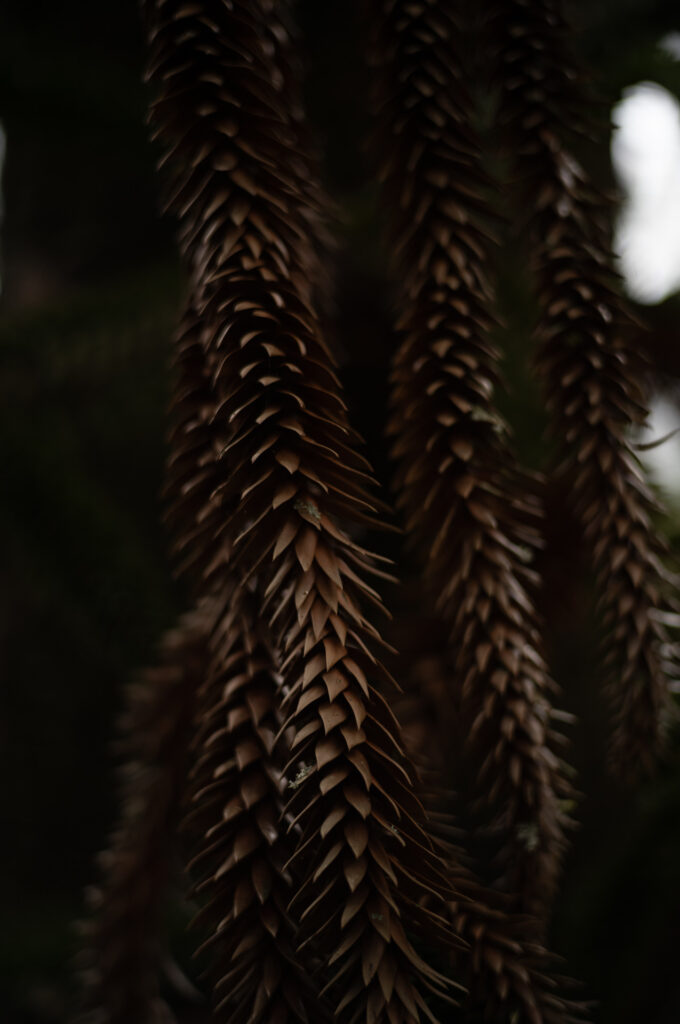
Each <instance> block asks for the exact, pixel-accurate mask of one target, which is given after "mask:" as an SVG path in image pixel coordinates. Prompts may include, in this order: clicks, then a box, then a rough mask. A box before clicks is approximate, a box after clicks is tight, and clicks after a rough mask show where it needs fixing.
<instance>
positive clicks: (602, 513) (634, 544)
mask: <svg viewBox="0 0 680 1024" xmlns="http://www.w3.org/2000/svg"><path fill="white" fill-rule="evenodd" d="M494 11H495V15H496V17H495V21H494V33H495V37H496V45H497V48H498V51H499V54H500V74H501V82H502V107H501V117H502V119H503V120H504V122H505V123H506V127H507V130H508V137H509V140H510V142H511V146H512V151H513V153H514V154H515V157H516V163H515V173H516V174H517V176H518V177H519V178H520V179H521V185H522V188H523V190H524V199H525V202H526V203H527V208H528V209H529V210H530V211H531V213H530V226H531V238H532V245H533V257H534V262H535V267H536V274H537V282H538V297H539V300H540V305H541V313H540V320H539V324H538V327H537V337H538V341H539V344H540V351H539V359H538V369H539V373H540V375H541V377H542V379H543V382H544V384H545V390H546V395H547V400H548V405H549V409H550V412H551V414H552V420H553V426H554V432H555V435H556V437H557V438H558V439H559V441H560V442H561V444H562V446H563V452H564V464H563V471H564V472H565V473H566V474H567V478H568V481H569V486H570V490H571V491H572V493H573V496H574V501H575V506H576V508H577V511H578V513H579V515H580V518H581V522H582V523H583V526H584V531H585V536H586V538H587V540H588V542H589V544H590V546H591V550H592V552H593V557H594V564H595V569H596V573H597V584H598V591H599V600H600V607H601V610H602V614H603V620H604V625H605V627H606V630H607V638H606V652H605V663H606V668H607V671H606V678H607V685H608V694H609V698H610V701H611V705H612V712H613V730H612V745H611V754H612V759H613V762H614V764H615V765H616V766H617V768H618V769H619V770H620V771H625V772H638V771H640V770H641V769H645V768H646V769H650V768H651V767H652V766H653V764H654V763H655V761H656V759H657V758H658V756H659V755H660V754H661V752H662V751H663V748H664V744H665V736H666V732H667V726H668V723H669V719H670V712H671V704H670V691H669V681H668V679H669V673H670V674H671V675H677V651H676V649H675V648H674V647H671V645H670V643H669V637H668V635H667V631H666V628H665V626H664V619H665V618H667V616H666V612H667V611H668V600H669V598H668V593H669V585H668V576H667V573H666V571H665V570H664V568H663V565H662V561H661V559H662V556H663V553H664V543H663V542H662V540H661V539H660V537H659V534H658V533H657V532H656V530H655V528H654V526H653V523H652V517H653V514H654V512H655V502H654V499H653V497H652V495H651V494H650V491H649V489H648V486H647V484H646V483H645V481H644V478H643V475H642V473H641V471H640V466H639V463H638V460H637V458H636V457H635V455H634V453H633V451H632V449H631V443H630V433H631V429H632V428H635V427H639V426H641V425H643V424H644V422H645V418H646V410H645V407H644V401H645V399H644V393H643V389H642V380H643V370H644V367H643V366H642V363H641V359H640V357H639V353H638V352H636V351H635V349H634V348H633V346H634V345H636V344H637V346H639V344H640V341H639V339H638V340H637V341H636V340H635V335H636V333H639V332H638V331H637V329H636V325H635V324H634V323H633V322H632V321H631V318H630V315H629V313H628V310H627V309H626V307H625V304H624V302H623V301H622V299H621V296H620V293H619V284H618V281H617V279H616V277H615V275H614V273H613V272H612V269H611V267H612V256H611V252H610V249H609V242H608V230H607V223H606V221H607V218H606V213H607V208H608V204H607V202H606V200H605V199H604V198H603V196H602V195H601V194H600V193H599V192H598V191H597V190H596V189H595V188H594V187H593V186H592V184H591V183H590V181H589V180H588V177H587V175H586V173H585V172H584V170H583V169H582V167H581V166H580V165H579V163H578V162H577V160H576V159H575V158H574V156H573V154H572V152H570V148H569V147H570V146H571V145H572V144H573V142H574V136H575V132H576V131H577V130H578V131H582V130H583V123H584V120H585V117H584V111H585V110H586V109H587V107H586V104H587V102H588V101H587V98H586V97H585V96H584V94H583V93H582V90H581V87H580V82H579V75H578V74H577V72H576V71H575V68H574V62H573V58H572V57H571V55H570V53H569V51H568V45H567V34H566V30H565V25H564V21H563V18H562V14H561V4H560V3H559V2H557V0H539V2H534V0H511V2H509V3H503V4H501V5H494Z"/></svg>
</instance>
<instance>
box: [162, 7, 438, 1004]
mask: <svg viewBox="0 0 680 1024" xmlns="http://www.w3.org/2000/svg"><path fill="white" fill-rule="evenodd" d="M154 17H155V20H154V22H153V24H152V29H151V39H152V78H153V79H154V81H155V82H156V84H157V86H159V87H160V95H159V99H158V101H157V102H156V104H155V110H154V116H155V118H156V121H157V124H158V125H159V131H160V134H161V136H162V137H163V139H164V141H165V143H166V146H167V145H170V146H172V147H173V162H174V164H175V167H176V169H177V177H178V191H177V198H176V201H175V204H174V206H175V209H176V210H177V211H178V212H179V214H180V219H181V224H182V226H183V237H184V238H185V251H187V252H189V253H191V263H190V270H191V272H192V276H193V279H194V296H195V304H196V310H197V313H198V316H199V318H200V322H201V344H202V347H203V351H204V353H205V357H206V365H207V367H208V373H209V378H210V380H211V384H212V388H213V389H214V396H215V405H214V408H213V410H212V415H211V423H212V426H213V430H214V432H215V435H216V436H217V437H219V438H220V439H221V449H220V458H219V462H218V472H219V476H220V482H219V485H218V487H216V488H215V490H214V491H213V492H212V495H211V497H210V499H209V500H208V502H207V503H206V505H205V507H204V508H203V509H202V511H201V512H200V518H201V520H202V523H203V524H204V525H205V529H206V534H205V535H206V537H210V538H211V539H212V544H211V547H212V550H211V551H210V554H211V555H212V557H213V561H212V562H211V563H208V564H206V567H205V570H204V574H205V576H206V585H207V586H211V587H212V586H216V587H223V586H225V585H226V579H227V577H226V575H225V573H227V572H228V573H229V575H230V576H231V574H234V575H235V577H236V579H237V580H238V581H239V585H240V586H242V585H243V583H244V582H245V580H246V578H252V579H255V578H257V585H258V590H259V593H260V594H261V595H264V603H263V605H262V607H261V612H262V613H263V614H265V613H266V616H267V619H268V621H269V626H270V628H271V629H272V636H273V638H274V641H275V644H276V645H277V646H279V648H280V650H281V652H282V657H283V662H282V665H281V672H282V674H283V677H284V683H283V686H284V689H285V692H286V713H287V719H286V722H285V729H284V736H285V734H288V735H291V734H292V737H293V739H292V744H291V748H292V755H291V760H290V764H289V767H288V769H287V777H288V780H289V782H290V783H292V785H291V787H290V790H291V796H290V799H289V802H288V806H287V809H286V814H287V816H292V817H293V818H294V819H295V823H296V825H297V826H298V827H299V829H300V838H299V839H298V840H297V844H296V856H295V859H294V861H293V866H294V868H295V870H301V869H302V867H303V866H304V871H305V879H306V880H305V883H304V884H303V886H302V887H301V889H300V890H299V892H298V894H297V898H296V902H295V910H296V913H297V914H299V916H300V920H301V922H302V927H303V932H304V934H305V935H306V936H309V937H310V939H311V938H312V937H313V943H314V946H315V949H317V950H318V953H319V955H320V956H321V957H322V958H324V960H325V961H326V962H327V964H328V966H329V967H331V968H332V970H331V977H330V979H329V982H328V987H329V990H330V994H331V996H332V998H333V1000H334V1003H335V1013H336V1016H337V1019H338V1020H339V1021H345V1020H347V1021H349V1020H355V1019H358V1018H359V1017H363V1016H365V1017H366V1019H368V1020H372V1021H376V1022H386V1021H388V1020H389V1021H390V1022H392V1024H397V1022H402V1021H403V1022H414V1021H417V1020H418V1019H420V1015H421V1014H425V1016H428V1017H431V1011H430V1010H429V1008H428V1007H427V1004H426V1002H425V998H424V996H423V987H425V988H428V987H430V988H435V989H438V990H441V989H442V988H443V987H445V982H444V979H443V978H441V977H440V975H439V974H438V973H437V971H435V970H434V969H432V968H431V967H429V966H428V965H427V964H425V963H424V962H423V961H422V960H421V959H420V957H419V956H418V955H417V954H416V952H415V950H414V948H413V946H412V944H411V941H410V939H409V938H407V935H406V930H405V929H407V928H408V929H411V930H413V931H414V932H420V933H421V935H422V934H424V935H425V936H426V939H427V940H428V941H429V942H432V941H441V942H444V943H452V942H453V941H454V937H453V934H452V932H451V931H450V929H448V928H447V926H446V925H445V922H444V921H443V919H440V918H437V916H436V915H435V914H434V913H433V912H432V911H427V910H425V909H424V907H423V906H422V900H423V897H424V895H425V894H426V893H427V892H432V893H436V892H437V891H440V890H441V891H445V889H446V883H445V879H444V876H443V874H442V873H441V869H440V865H439V860H438V858H437V856H436V855H435V853H434V851H433V849H432V846H431V843H430V841H429V839H428V836H427V827H426V821H425V816H424V812H423V810H422V807H421V806H420V805H419V803H418V801H417V799H416V798H415V797H414V795H413V791H412V785H411V779H410V774H409V768H408V762H407V760H406V759H405V756H404V754H403V751H402V749H401V746H400V741H399V733H398V727H397V725H396V722H395V720H394V719H393V716H392V714H391V712H390V709H389V705H388V704H387V703H386V701H385V699H384V697H383V696H382V693H381V690H382V688H383V687H384V685H385V683H388V684H389V682H390V680H389V677H388V676H387V674H386V672H385V670H384V669H383V668H382V667H381V665H380V663H379V662H378V660H377V658H376V656H375V654H374V651H373V649H372V648H373V647H374V645H375V642H376V641H378V640H379V636H378V634H377V631H376V629H375V627H374V626H372V624H371V623H370V622H369V621H368V620H367V619H366V618H365V616H364V613H363V611H362V610H361V605H362V604H364V603H365V602H366V600H368V601H369V602H373V603H375V604H377V605H378V606H379V605H380V602H379V598H378V597H377V595H376V594H375V592H374V591H373V589H372V588H371V587H370V586H369V585H368V583H367V582H366V580H365V576H366V574H367V573H375V572H376V569H375V564H374V559H373V558H372V556H370V555H369V554H368V553H367V552H365V551H364V550H363V549H362V548H361V547H359V546H358V545H357V544H356V543H355V542H354V541H352V540H351V539H350V537H349V536H348V534H347V532H346V527H345V525H344V524H348V525H349V524H351V523H354V524H357V525H360V524H362V523H372V522H375V521H376V516H377V515H379V514H380V512H381V507H380V505H379V503H377V502H376V501H375V500H374V499H373V497H372V494H371V489H372V486H373V485H372V481H371V478H370V476H369V475H368V474H367V472H366V464H365V460H364V459H363V457H362V456H360V455H359V453H358V451H357V447H356V441H355V439H354V437H353V434H352V432H351V430H350V428H349V427H348V424H347V418H346V413H345V407H344V402H343V400H342V397H341V392H340V386H339V383H338V380H337V377H336V375H335V372H334V369H333V364H332V360H331V358H330V356H329V353H328V350H327V347H326V345H325V343H324V340H323V338H322V336H321V334H320V329H319V325H318V320H317V318H316V316H315V313H314V311H313V310H312V309H311V307H310V306H309V304H308V298H309V287H308V284H307V282H306V280H305V271H306V266H307V260H306V259H305V258H304V257H303V256H302V253H304V252H305V242H306V238H307V233H306V232H307V229H306V226H305V221H304V211H305V209H307V198H306V195H305V193H304V192H303V191H302V190H301V188H300V187H299V183H298V180H297V179H296V177H295V176H294V175H293V174H292V173H291V172H290V168H291V166H293V165H294V161H295V156H296V153H295V138H294V134H293V133H292V132H291V131H290V127H289V120H288V117H287V115H285V113H283V112H282V111H281V110H280V101H279V99H278V98H277V95H276V93H275V92H274V90H273V89H272V87H271V83H270V76H269V64H268V58H267V56H266V53H265V52H264V50H263V49H262V47H261V44H260V32H261V18H262V10H261V9H260V5H259V4H253V3H244V2H241V3H230V4H227V3H221V2H216V0H215V2H205V3H202V4H194V5H191V8H187V7H186V6H185V5H183V4H180V3H170V2H166V3H161V4H160V5H159V7H158V10H157V12H156V15H155V16H154ZM202 119H205V120H202ZM194 254H195V255H194ZM207 552H208V546H206V553H207ZM293 827H294V826H293ZM438 898H439V899H441V896H440V897H438ZM436 899H437V897H435V900H436ZM348 972H351V973H349V974H348ZM431 1019H433V1018H431Z"/></svg>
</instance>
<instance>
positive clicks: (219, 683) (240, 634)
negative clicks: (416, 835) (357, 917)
mask: <svg viewBox="0 0 680 1024" xmlns="http://www.w3.org/2000/svg"><path fill="white" fill-rule="evenodd" d="M212 647H213V650H212V660H211V667H210V670H209V671H208V673H207V677H206V679H205V681H204V683H203V686H202V688H201V693H200V695H199V700H198V716H197V723H198V725H197V732H196V736H195V739H194V744H193V745H194V748H195V762H194V766H193V769H192V773H191V785H190V789H191V797H192V805H193V810H192V812H191V813H190V815H189V818H188V820H187V822H186V828H187V831H188V832H189V834H190V835H191V836H192V837H195V844H196V847H197V849H198V853H197V856H196V857H195V859H194V861H193V862H192V864H191V865H190V871H191V873H192V875H194V876H195V878H196V885H195V893H196V896H197V898H198V899H199V900H200V902H201V903H202V904H203V909H202V910H201V911H200V913H199V914H198V917H197V920H196V922H195V923H196V924H199V923H200V924H201V926H202V928H203V930H207V931H208V933H209V938H208V940H207V941H206V943H205V944H204V949H205V948H209V949H210V953H211V961H212V967H211V970H210V973H211V974H212V976H213V978H214V986H213V987H214V990H215V993H216V997H217V998H216V1008H215V1016H216V1018H217V1019H224V1020H228V1021H230V1022H232V1024H238V1022H239V1021H244V1022H245V1021H252V1020H258V1021H260V1020H262V1021H269V1022H272V1024H274V1022H277V1024H278V1022H280V1024H284V1022H285V1021H305V1022H306V1021H308V1022H316V1021H319V1022H323V1021H325V1020H330V1013H329V1011H328V1008H326V1007H324V1005H323V1004H322V1003H321V1002H320V1001H319V1000H318V999H317V997H316V993H315V991H314V987H313V985H312V981H311V977H310V974H309V968H310V958H309V957H306V958H304V959H303V961H302V964H301V963H300V962H299V961H298V958H297V957H296V955H295V948H296V932H297V925H296V923H295V922H294V921H293V920H291V918H290V915H289V914H288V912H287V906H288V903H289V902H290V900H291V898H292V897H293V895H294V892H295V880H294V879H293V877H292V876H291V873H290V871H289V870H288V869H287V868H286V862H287V861H288V859H289V857H290V855H291V853H292V851H293V844H294V838H295V837H294V836H292V835H287V834H286V831H285V829H281V827H280V822H281V818H282V815H283V806H284V800H285V781H284V779H283V776H282V774H281V771H280V770H279V769H278V768H277V766H276V764H275V759H274V757H273V747H274V741H275V737H276V734H277V733H278V731H279V728H280V725H281V713H280V708H279V705H280V700H279V686H280V679H279V678H278V676H277V673H276V672H275V669H274V663H275V654H274V652H273V651H272V650H271V649H270V646H269V643H268V639H267V636H266V633H265V631H264V629H263V628H262V627H261V626H258V619H257V608H256V598H255V595H254V594H249V593H247V592H244V591H243V590H242V589H241V588H240V587H236V586H234V587H232V589H231V592H230V594H229V596H228V598H227V600H226V607H225V609H224V611H223V613H222V615H221V616H220V619H219V622H218V623H217V625H216V628H215V630H214V631H213V634H212Z"/></svg>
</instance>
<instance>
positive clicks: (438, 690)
mask: <svg viewBox="0 0 680 1024" xmlns="http://www.w3.org/2000/svg"><path fill="white" fill-rule="evenodd" d="M426 633H428V631H427V630H426ZM433 640H434V638H433V636H432V631H431V630H430V631H429V635H428V636H427V647H428V654H427V655H426V656H425V657H423V658H417V657H416V658H415V660H414V661H413V663H412V666H411V672H410V673H409V687H408V690H407V691H406V692H405V694H404V696H403V698H401V699H400V701H399V705H398V713H399V720H400V722H401V723H402V728H403V730H404V736H405V739H406V742H407V749H408V751H409V753H410V755H411V758H412V760H413V761H414V763H415V764H416V765H417V766H418V771H419V776H420V780H421V785H422V787H423V801H424V803H425V806H426V807H427V808H428V812H429V816H430V821H431V825H432V828H433V831H434V835H435V838H436V841H437V842H438V843H440V844H441V849H442V854H443V856H444V858H445V859H446V860H448V862H449V865H450V871H451V885H452V887H453V888H454V889H455V891H456V894H457V895H456V899H455V900H449V902H448V903H447V915H448V916H449V919H450V920H451V923H452V925H453V927H454V929H455V931H456V933H457V934H458V935H460V936H461V938H462V939H464V940H465V941H466V942H467V946H465V947H463V948H462V949H458V950H454V951H453V953H452V955H451V963H452V966H453V969H454V971H455V972H456V976H457V977H460V978H461V979H462V980H463V983H464V985H465V988H466V989H467V993H466V996H465V997H464V998H463V999H462V1000H461V1020H463V1021H479V1020H485V1021H487V1020H488V1021H498V1022H500V1021H516V1022H517V1024H520V1022H522V1024H524V1022H526V1024H570V1022H581V1024H583V1022H584V1021H585V1020H586V1019H587V1018H588V1014H587V1010H586V1007H585V1006H584V1005H583V1004H581V1003H578V1002H576V1001H575V1000H574V999H573V998H567V996H566V995H565V993H566V992H567V991H569V990H572V991H573V990H574V988H575V985H574V983H573V982H571V981H569V980H568V979H565V978H562V977H559V976H558V974H557V963H556V961H555V958H554V957H553V956H552V955H551V954H550V953H548V951H547V950H546V949H545V948H543V946H542V945H541V943H540V941H539V937H538V935H537V929H536V925H535V921H534V920H533V919H531V918H527V917H526V916H524V915H520V914H517V913H516V912H514V911H513V909H512V904H511V901H510V900H508V899H507V898H506V897H504V896H503V895H502V894H499V893H497V892H496V891H494V890H491V889H489V888H488V887H486V886H483V885H481V884H480V883H479V882H478V881H477V880H476V879H475V877H474V874H473V872H472V871H471V870H470V869H469V868H467V867H465V858H464V857H463V855H462V854H461V851H460V849H459V848H458V847H456V845H455V844H456V843H463V844H464V832H463V831H461V830H459V829H458V828H457V827H456V823H455V819H454V818H453V817H452V815H451V813H450V808H451V806H452V804H453V803H454V799H453V795H452V794H449V793H447V792H446V791H445V790H444V789H442V784H441V779H442V778H445V777H446V763H445V762H446V757H445V756H443V755H444V751H445V749H446V748H445V746H444V745H443V744H442V743H441V742H440V743H437V742H436V741H435V742H433V739H434V738H435V737H438V734H439V732H440V731H442V727H443V728H444V731H445V728H446V727H445V725H444V726H443V723H442V714H441V709H442V707H443V706H444V705H445V703H446V701H447V687H448V686H449V685H450V682H449V679H450V666H449V665H448V664H447V659H446V658H445V657H441V656H439V657H438V656H437V654H436V651H437V645H436V641H435V642H433ZM449 742H450V737H449Z"/></svg>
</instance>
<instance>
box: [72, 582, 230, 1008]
mask: <svg viewBox="0 0 680 1024" xmlns="http://www.w3.org/2000/svg"><path fill="white" fill-rule="evenodd" d="M211 627H212V608H211V605H210V603H209V602H203V603H202V604H201V605H200V606H199V608H198V610H197V611H195V612H193V613H192V614H190V615H186V616H184V617H183V619H182V620H181V621H180V624H179V626H178V628H177V629H176V630H172V631H171V632H170V633H168V634H167V635H166V637H165V639H164V641H163V643H162V645H161V660H160V663H159V664H158V666H157V667H156V668H154V669H148V670H147V671H146V672H145V673H144V674H143V676H142V677H141V679H140V680H139V681H138V682H137V683H135V684H134V685H133V686H132V687H131V688H130V691H129V697H128V708H127V710H126V713H125V716H124V718H123V719H122V721H121V735H122V737H123V739H122V742H121V753H122V754H123V756H124V757H125V758H126V763H125V766H124V768H123V770H122V772H121V787H120V796H121V807H122V810H121V818H120V822H119V824H118V826H117V828H116V830H115V832H114V833H113V836H112V839H111V845H110V847H109V849H108V850H106V851H105V852H104V853H102V854H101V855H100V857H99V866H100V869H101V872H102V880H101V882H100V883H99V884H98V886H97V887H95V888H93V889H92V890H91V891H90V893H89V894H88V903H89V910H90V917H89V918H88V919H87V920H86V922H85V923H84V926H83V931H84V937H85V951H84V953H83V955H82V959H83V965H84V966H83V973H82V979H83V986H84V993H83V1018H82V1019H83V1020H87V1021H88V1022H92V1024H130V1022H131V1021H136V1022H138V1024H166V1022H168V1021H171V1020H172V1015H171V1013H170V1011H169V1009H168V1008H167V1006H166V1005H165V1004H164V1002H163V1001H162V999H161V997H160V990H159V978H160V973H161V966H162V960H163V940H162V938H161V937H160V935H159V928H160V922H159V916H160V911H161V908H162V904H163V901H164V898H165V896H166V888H167V885H168V881H169V878H170V875H171V869H172V866H173V860H174V858H175V856H176V853H177V851H176V843H175V839H176V835H177V829H178V824H179V808H180V802H181V794H182V790H183V785H184V780H185V776H186V771H187V747H188V741H189V733H190V728H191V720H192V717H193V712H194V705H195V697H196V693H197V691H198V687H199V685H200V680H201V674H202V671H203V669H204V667H205V665H204V663H205V652H206V637H207V635H208V634H209V632H210V629H211Z"/></svg>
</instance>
